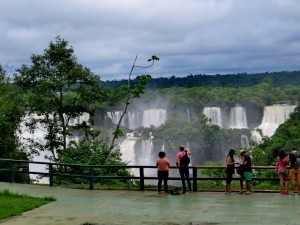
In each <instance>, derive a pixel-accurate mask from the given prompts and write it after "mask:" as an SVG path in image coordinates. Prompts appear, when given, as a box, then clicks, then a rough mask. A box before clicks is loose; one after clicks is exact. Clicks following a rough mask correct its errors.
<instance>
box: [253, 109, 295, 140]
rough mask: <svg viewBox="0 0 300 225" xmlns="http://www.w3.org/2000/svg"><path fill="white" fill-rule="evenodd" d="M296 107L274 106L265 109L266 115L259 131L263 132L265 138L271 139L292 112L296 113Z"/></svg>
mask: <svg viewBox="0 0 300 225" xmlns="http://www.w3.org/2000/svg"><path fill="white" fill-rule="evenodd" d="M296 107H297V106H296V105H272V106H266V107H265V108H264V115H263V119H262V123H261V124H260V125H259V127H258V128H259V129H261V130H262V133H263V136H268V137H271V136H272V135H273V134H274V133H275V131H276V129H277V128H278V126H279V125H280V124H282V123H284V122H285V121H286V120H287V119H288V118H289V117H290V114H291V113H292V112H294V110H295V108H296Z"/></svg>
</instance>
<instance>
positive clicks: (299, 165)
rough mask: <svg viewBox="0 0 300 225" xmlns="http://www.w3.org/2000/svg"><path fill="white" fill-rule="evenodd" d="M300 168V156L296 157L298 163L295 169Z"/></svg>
mask: <svg viewBox="0 0 300 225" xmlns="http://www.w3.org/2000/svg"><path fill="white" fill-rule="evenodd" d="M299 167H300V155H299V154H298V155H296V161H295V168H299Z"/></svg>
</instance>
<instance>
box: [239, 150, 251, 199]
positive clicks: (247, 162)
mask: <svg viewBox="0 0 300 225" xmlns="http://www.w3.org/2000/svg"><path fill="white" fill-rule="evenodd" d="M240 154H241V156H242V157H244V162H243V163H242V164H241V165H242V167H243V172H244V178H245V181H246V192H245V194H246V195H249V194H251V181H252V165H251V158H250V156H249V155H248V153H247V152H246V151H245V150H240Z"/></svg>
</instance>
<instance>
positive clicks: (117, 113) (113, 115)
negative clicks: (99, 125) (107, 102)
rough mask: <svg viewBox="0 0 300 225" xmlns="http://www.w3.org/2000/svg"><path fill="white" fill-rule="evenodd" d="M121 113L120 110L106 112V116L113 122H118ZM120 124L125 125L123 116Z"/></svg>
mask: <svg viewBox="0 0 300 225" xmlns="http://www.w3.org/2000/svg"><path fill="white" fill-rule="evenodd" d="M121 115H122V111H115V112H107V116H108V118H110V119H111V121H112V122H113V124H118V122H119V121H120V118H121ZM121 126H125V122H124V118H123V120H122V122H121Z"/></svg>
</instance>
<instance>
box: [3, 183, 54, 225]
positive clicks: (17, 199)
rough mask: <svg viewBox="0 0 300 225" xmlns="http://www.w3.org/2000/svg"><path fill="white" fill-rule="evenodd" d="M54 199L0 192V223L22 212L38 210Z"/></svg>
mask: <svg viewBox="0 0 300 225" xmlns="http://www.w3.org/2000/svg"><path fill="white" fill-rule="evenodd" d="M55 200H56V199H55V198H54V197H42V198H39V197H32V196H29V195H25V194H19V193H12V192H10V191H9V190H7V189H4V190H2V191H0V209H1V210H0V221H1V220H3V219H6V218H9V217H12V216H16V215H20V214H21V213H23V212H26V211H29V210H32V209H35V208H38V207H40V206H42V205H45V204H47V203H49V202H52V201H55Z"/></svg>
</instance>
